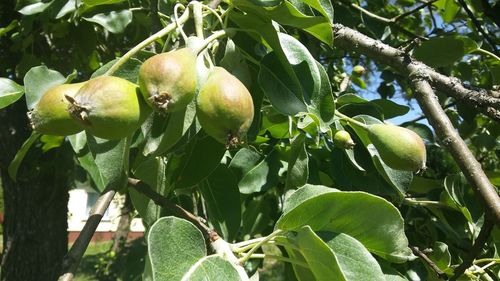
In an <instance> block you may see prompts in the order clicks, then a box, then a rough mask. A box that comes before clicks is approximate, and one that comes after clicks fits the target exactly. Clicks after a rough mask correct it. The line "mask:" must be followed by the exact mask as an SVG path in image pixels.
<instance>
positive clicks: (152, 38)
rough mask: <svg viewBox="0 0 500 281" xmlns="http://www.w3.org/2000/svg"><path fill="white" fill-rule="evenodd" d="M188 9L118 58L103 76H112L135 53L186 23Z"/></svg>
mask: <svg viewBox="0 0 500 281" xmlns="http://www.w3.org/2000/svg"><path fill="white" fill-rule="evenodd" d="M189 11H190V10H189V9H186V10H185V11H184V13H183V14H182V15H181V16H180V17H179V18H178V19H177V20H176V21H175V22H172V23H170V24H169V25H167V26H165V28H163V29H162V30H160V31H158V32H156V33H155V34H153V35H151V36H149V37H148V38H146V39H144V40H143V41H142V42H140V43H139V44H137V45H136V46H135V47H133V48H132V49H130V51H128V52H127V53H125V55H123V56H122V57H121V58H119V59H118V60H117V61H116V62H115V64H113V65H112V66H111V67H110V68H109V69H108V71H106V73H104V75H107V76H109V75H113V73H115V72H116V71H117V70H118V69H119V68H120V67H121V66H122V65H123V64H125V62H127V61H128V60H129V59H130V58H132V57H133V56H134V55H135V54H136V53H137V52H139V51H140V50H142V49H143V48H145V47H146V46H147V45H149V44H151V43H153V42H154V41H156V40H158V39H160V38H162V37H163V36H165V35H167V34H169V33H170V32H172V31H173V30H175V28H177V26H178V25H181V24H184V23H186V21H187V20H188V19H189Z"/></svg>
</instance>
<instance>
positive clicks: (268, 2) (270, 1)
mask: <svg viewBox="0 0 500 281" xmlns="http://www.w3.org/2000/svg"><path fill="white" fill-rule="evenodd" d="M250 1H251V2H252V3H253V4H255V5H257V6H261V7H274V6H277V5H279V4H280V3H281V2H283V0H250Z"/></svg>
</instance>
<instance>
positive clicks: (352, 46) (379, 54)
mask: <svg viewBox="0 0 500 281" xmlns="http://www.w3.org/2000/svg"><path fill="white" fill-rule="evenodd" d="M333 31H334V34H335V45H336V46H338V47H340V48H343V49H346V50H350V51H357V52H358V53H360V54H364V55H366V56H368V57H371V58H372V59H375V60H378V61H380V62H382V63H384V64H386V65H389V66H392V67H393V68H395V69H396V70H397V71H398V72H400V73H401V74H403V75H405V76H408V77H410V78H411V82H412V85H413V88H414V90H415V96H416V98H417V101H418V102H419V104H420V107H421V108H422V111H423V112H424V114H425V116H427V118H428V120H429V123H430V124H431V125H432V127H433V128H434V130H435V132H436V134H437V136H438V137H439V138H440V140H441V142H442V143H443V145H444V146H445V147H446V148H447V149H448V150H449V151H450V152H451V154H452V155H453V158H454V159H455V161H456V162H457V164H458V166H459V167H460V169H461V170H462V172H463V174H464V175H465V177H466V178H467V180H468V181H469V183H470V185H471V186H472V188H473V190H474V192H475V194H476V196H477V197H479V198H480V199H481V200H482V201H483V202H484V203H485V205H484V206H485V210H486V213H489V214H490V215H491V217H492V219H493V220H494V222H495V223H496V224H498V225H500V199H499V196H498V193H497V191H496V190H495V188H494V187H493V185H492V184H491V183H490V182H489V180H488V177H486V175H485V173H484V171H483V170H482V168H481V164H480V163H479V162H478V161H477V160H476V159H475V157H474V155H473V154H472V153H471V152H470V150H469V149H468V147H467V144H466V143H465V142H464V141H463V140H462V139H461V138H460V135H459V134H458V132H457V131H456V130H455V128H454V127H453V124H452V123H451V121H450V119H449V118H448V116H447V115H446V113H445V112H444V110H443V108H442V107H441V105H440V104H439V101H438V98H437V96H436V95H435V94H434V90H433V89H432V87H431V85H430V84H429V82H428V81H430V82H431V83H433V84H434V85H435V86H436V87H437V88H438V89H440V90H441V91H443V92H445V93H448V94H449V95H451V96H453V97H454V98H456V99H458V100H462V101H466V102H468V103H469V104H471V103H472V104H473V105H475V107H476V108H478V109H481V106H482V105H484V104H488V105H491V104H495V103H493V101H496V102H497V104H495V105H496V106H498V105H499V104H500V103H498V99H495V98H491V97H488V96H487V95H486V94H485V92H484V90H483V91H475V90H469V89H466V88H465V87H464V86H463V85H462V83H461V82H460V81H459V80H458V79H453V78H450V77H446V76H444V75H441V74H439V73H437V72H435V71H434V70H433V69H431V68H429V67H428V66H426V65H425V64H423V63H421V62H418V61H415V60H412V59H411V58H410V57H408V56H407V55H406V54H405V53H403V52H402V51H400V50H397V49H394V48H392V47H390V46H388V45H385V44H383V43H382V42H380V41H377V40H374V39H372V38H369V37H367V36H365V35H363V34H361V33H359V32H357V31H354V30H352V29H350V28H347V27H344V26H343V25H340V24H335V25H334V26H333ZM487 108H488V109H489V110H494V112H496V113H498V111H497V110H496V109H495V108H492V107H490V106H489V107H487ZM490 113H491V112H490ZM490 116H491V114H490ZM493 116H495V115H493ZM495 119H496V120H500V114H499V115H497V116H496V118H495Z"/></svg>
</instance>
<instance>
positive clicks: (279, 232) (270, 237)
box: [239, 229, 284, 264]
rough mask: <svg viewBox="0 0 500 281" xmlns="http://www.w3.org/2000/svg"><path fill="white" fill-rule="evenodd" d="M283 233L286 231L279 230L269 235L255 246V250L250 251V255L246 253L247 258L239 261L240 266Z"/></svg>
mask: <svg viewBox="0 0 500 281" xmlns="http://www.w3.org/2000/svg"><path fill="white" fill-rule="evenodd" d="M283 231H284V230H281V229H277V230H275V231H274V232H273V233H271V234H269V235H268V236H267V237H266V238H264V239H262V240H261V241H259V242H258V243H257V244H255V246H253V248H252V249H250V251H248V253H246V255H245V256H243V257H242V258H240V259H239V262H240V264H244V263H245V262H247V261H248V259H250V257H251V256H252V254H253V253H255V251H257V249H259V248H260V247H261V246H262V245H264V244H266V243H267V242H268V241H270V240H271V239H273V238H274V237H276V236H277V235H279V234H281V233H282V232H283Z"/></svg>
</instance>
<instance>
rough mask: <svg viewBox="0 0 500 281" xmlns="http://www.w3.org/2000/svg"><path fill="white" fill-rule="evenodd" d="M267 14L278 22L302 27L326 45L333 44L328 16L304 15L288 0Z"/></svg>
mask: <svg viewBox="0 0 500 281" xmlns="http://www.w3.org/2000/svg"><path fill="white" fill-rule="evenodd" d="M267 15H268V16H269V17H270V18H271V19H272V20H274V21H276V22H279V23H280V24H283V25H289V26H292V27H296V28H300V29H303V30H304V31H305V32H307V33H309V34H311V35H312V36H314V37H316V38H317V39H319V40H321V41H322V42H323V43H325V44H327V45H328V46H332V44H333V33H332V28H331V25H330V22H329V20H328V18H325V17H316V16H308V15H304V14H303V13H301V12H300V11H299V10H298V9H297V8H296V7H294V6H293V5H292V4H291V3H290V2H288V1H285V2H283V3H282V4H281V5H279V6H277V7H275V8H274V9H271V10H268V11H267ZM282 46H283V47H285V46H286V45H283V44H282Z"/></svg>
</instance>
